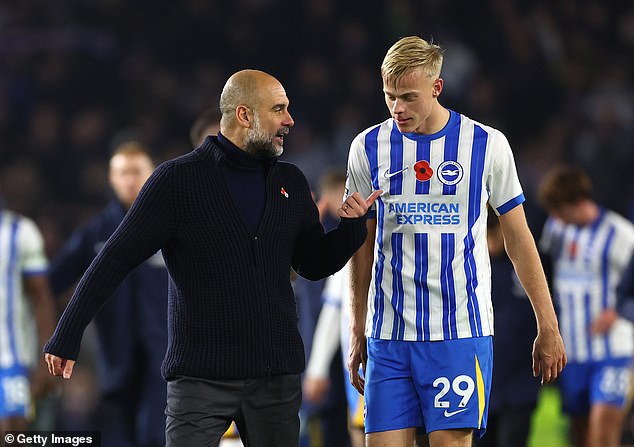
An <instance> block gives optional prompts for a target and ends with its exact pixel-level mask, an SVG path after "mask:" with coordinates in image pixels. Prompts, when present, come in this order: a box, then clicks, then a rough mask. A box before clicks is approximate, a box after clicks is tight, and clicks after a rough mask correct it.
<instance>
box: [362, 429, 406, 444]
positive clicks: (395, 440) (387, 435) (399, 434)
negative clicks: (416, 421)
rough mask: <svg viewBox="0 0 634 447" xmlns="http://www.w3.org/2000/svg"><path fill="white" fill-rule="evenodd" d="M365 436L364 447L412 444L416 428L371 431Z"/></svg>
mask: <svg viewBox="0 0 634 447" xmlns="http://www.w3.org/2000/svg"><path fill="white" fill-rule="evenodd" d="M365 436H366V447H385V446H410V445H413V444H414V439H415V437H416V428H414V427H411V428H403V429H400V430H388V431H381V432H373V433H368V434H366V435H365Z"/></svg>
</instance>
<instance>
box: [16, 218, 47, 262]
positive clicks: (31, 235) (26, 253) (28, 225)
mask: <svg viewBox="0 0 634 447" xmlns="http://www.w3.org/2000/svg"><path fill="white" fill-rule="evenodd" d="M19 225H20V227H19V230H18V238H19V244H18V246H19V247H20V268H21V270H22V274H24V275H39V274H43V273H45V272H46V270H47V269H48V259H47V258H46V254H45V253H44V238H43V237H42V233H40V230H39V229H38V228H37V226H36V225H35V223H34V222H33V221H32V220H31V219H28V218H21V219H20V224H19Z"/></svg>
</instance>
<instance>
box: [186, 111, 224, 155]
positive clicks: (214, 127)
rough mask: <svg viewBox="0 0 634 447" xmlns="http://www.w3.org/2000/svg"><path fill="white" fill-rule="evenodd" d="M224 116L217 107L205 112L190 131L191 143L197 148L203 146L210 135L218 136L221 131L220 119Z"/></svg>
mask: <svg viewBox="0 0 634 447" xmlns="http://www.w3.org/2000/svg"><path fill="white" fill-rule="evenodd" d="M221 117H222V115H221V114H220V111H219V110H218V109H217V108H215V107H209V108H207V109H205V110H203V111H202V112H201V113H200V114H199V115H198V117H197V118H196V120H195V121H194V124H192V127H191V128H190V130H189V141H191V144H192V147H194V148H196V147H198V146H200V145H201V144H203V142H204V141H205V138H207V137H208V136H209V135H217V134H218V131H219V130H220V118H221Z"/></svg>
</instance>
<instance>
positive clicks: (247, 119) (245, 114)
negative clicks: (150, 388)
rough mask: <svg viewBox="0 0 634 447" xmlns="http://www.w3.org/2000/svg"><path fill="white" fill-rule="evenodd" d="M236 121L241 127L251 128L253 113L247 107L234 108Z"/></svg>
mask: <svg viewBox="0 0 634 447" xmlns="http://www.w3.org/2000/svg"><path fill="white" fill-rule="evenodd" d="M236 121H238V123H239V124H240V125H241V126H242V127H247V128H249V127H251V123H252V122H253V112H251V109H249V108H248V107H247V106H243V105H240V106H238V107H236Z"/></svg>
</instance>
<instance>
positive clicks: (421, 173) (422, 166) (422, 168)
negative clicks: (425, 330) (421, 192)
mask: <svg viewBox="0 0 634 447" xmlns="http://www.w3.org/2000/svg"><path fill="white" fill-rule="evenodd" d="M414 172H415V173H416V180H418V181H419V182H426V181H427V180H429V179H430V178H431V176H432V175H434V170H433V169H432V168H431V166H429V162H428V161H427V160H420V161H417V162H416V164H415V165H414Z"/></svg>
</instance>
